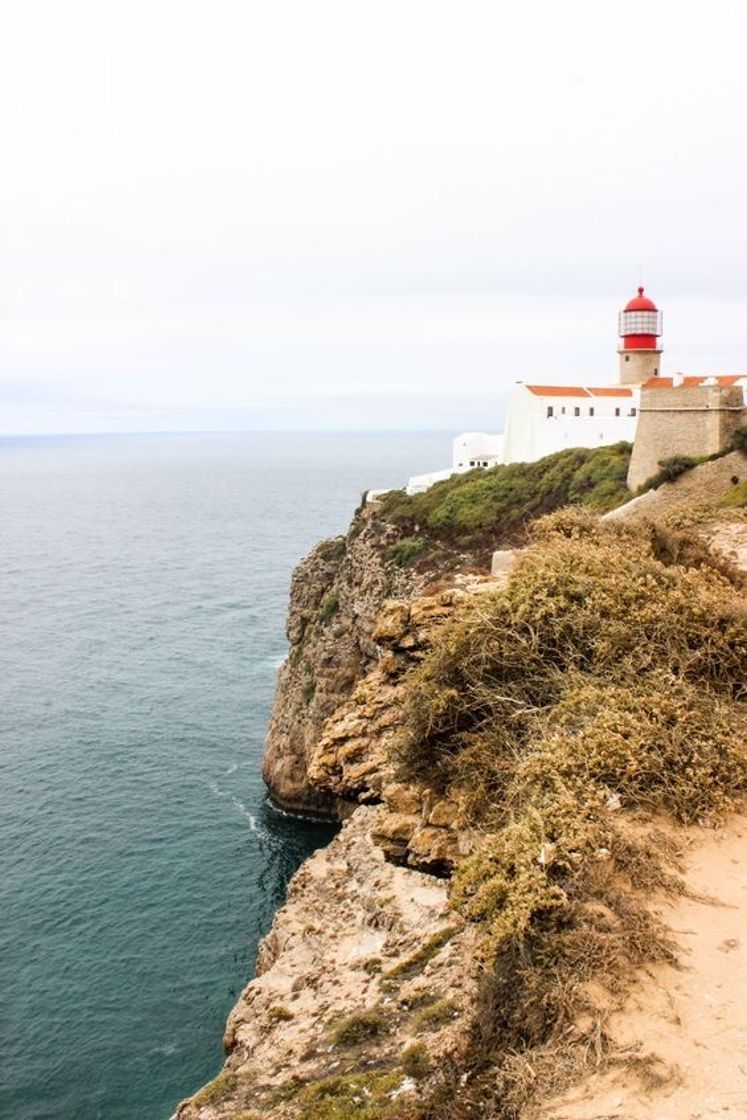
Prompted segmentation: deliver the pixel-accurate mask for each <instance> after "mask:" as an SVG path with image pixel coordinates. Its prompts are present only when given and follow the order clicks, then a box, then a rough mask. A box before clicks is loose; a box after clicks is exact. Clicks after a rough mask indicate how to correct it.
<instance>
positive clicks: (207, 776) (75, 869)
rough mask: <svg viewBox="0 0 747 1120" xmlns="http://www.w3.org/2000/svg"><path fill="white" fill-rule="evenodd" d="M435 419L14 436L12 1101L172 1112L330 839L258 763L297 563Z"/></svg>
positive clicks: (113, 1112)
mask: <svg viewBox="0 0 747 1120" xmlns="http://www.w3.org/2000/svg"><path fill="white" fill-rule="evenodd" d="M447 453H448V441H447V439H446V437H444V436H443V435H442V434H441V435H436V434H420V435H416V436H392V435H365V436H360V435H355V436H354V435H345V436H342V435H304V436H296V435H290V434H282V435H275V434H261V435H255V434H243V433H242V434H235V435H230V434H229V435H226V434H216V435H172V436H126V437H125V436H119V437H69V438H63V437H58V438H49V439H47V438H36V439H18V440H14V439H4V440H0V532H1V533H2V538H1V541H0V782H1V784H2V788H1V789H0V812H1V813H2V817H1V819H0V858H1V859H2V865H3V866H2V869H1V871H2V873H1V874H0V915H2V925H1V926H0V950H1V956H0V981H1V982H2V1008H1V1009H0V1016H1V1020H0V1024H1V1030H2V1037H0V1052H2V1057H3V1085H2V1099H1V1100H0V1115H2V1116H3V1117H5V1116H8V1117H13V1118H14V1120H42V1118H51V1117H54V1118H55V1120H95V1118H103V1120H136V1118H137V1120H149V1118H152V1120H167V1118H168V1117H169V1116H170V1114H171V1112H172V1111H173V1108H174V1106H175V1104H176V1103H177V1102H178V1101H179V1100H180V1099H181V1098H182V1097H184V1096H186V1095H188V1094H189V1093H190V1092H192V1091H194V1090H195V1089H196V1088H197V1087H198V1086H199V1085H200V1084H202V1083H203V1082H204V1081H205V1080H207V1079H208V1078H210V1077H211V1076H213V1075H214V1074H215V1073H216V1072H217V1070H218V1069H219V1067H220V1065H221V1062H222V1051H221V1046H220V1039H221V1034H222V1030H223V1025H224V1022H225V1018H226V1014H227V1012H228V1010H229V1009H230V1007H231V1005H232V1003H233V1001H234V999H235V996H236V994H237V992H238V991H240V989H241V987H242V986H243V984H244V982H245V981H246V980H247V979H248V978H249V977H250V975H251V969H252V965H253V961H254V954H255V950H256V945H257V940H258V938H259V937H260V936H261V935H262V934H263V932H265V931H266V929H267V928H268V925H269V923H270V921H271V918H272V914H273V911H274V910H275V908H276V907H277V905H278V904H279V902H280V901H281V900H282V897H283V893H284V889H285V885H286V883H287V880H288V878H289V876H290V875H291V874H292V873H293V871H294V870H295V868H296V867H297V866H298V863H299V862H300V861H301V860H302V859H303V858H304V856H305V855H306V854H307V853H309V852H310V851H312V850H313V849H314V848H315V847H317V846H319V845H320V844H323V843H326V842H327V840H328V838H329V836H330V830H329V828H328V827H326V826H318V825H317V826H315V825H312V824H309V823H305V822H302V821H298V820H294V819H291V818H287V817H283V816H280V815H279V814H277V813H275V812H274V811H273V810H272V809H271V808H270V807H268V805H267V804H266V801H265V792H264V787H263V785H262V782H261V779H260V776H259V763H260V757H261V749H262V740H263V735H264V729H265V725H266V721H267V717H268V714H269V711H270V706H271V702H272V693H273V687H274V674H275V670H276V668H277V665H278V664H279V663H280V661H281V659H282V657H283V655H284V652H285V639H284V635H283V621H284V616H285V609H286V602H287V589H288V580H289V576H290V571H291V568H292V566H293V565H294V564H295V563H296V562H297V560H298V559H299V558H300V557H301V556H302V555H303V554H304V553H305V552H306V551H308V549H309V548H310V547H311V545H312V544H313V543H314V542H315V541H316V540H318V539H319V538H320V537H324V536H326V535H330V534H334V533H338V532H342V531H344V529H345V527H346V525H347V523H348V520H349V517H350V514H351V513H352V510H353V508H354V507H355V505H356V504H357V502H358V498H359V495H360V492H361V490H363V489H364V488H365V487H366V486H370V485H376V486H378V485H383V486H387V485H394V484H397V483H400V482H401V481H402V480H403V479H404V478H405V477H406V476H407V475H408V474H412V473H417V472H419V471H423V470H427V469H431V468H434V467H437V466H439V464H441V463H442V462H443V461H444V458H445V456H446V454H447Z"/></svg>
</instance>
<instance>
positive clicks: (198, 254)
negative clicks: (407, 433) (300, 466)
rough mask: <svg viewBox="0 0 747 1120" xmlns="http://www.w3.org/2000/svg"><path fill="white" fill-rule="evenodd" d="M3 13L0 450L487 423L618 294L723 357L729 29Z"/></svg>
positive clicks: (550, 7)
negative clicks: (59, 441)
mask: <svg viewBox="0 0 747 1120" xmlns="http://www.w3.org/2000/svg"><path fill="white" fill-rule="evenodd" d="M13 7H14V12H13V15H12V16H6V17H5V18H4V28H3V36H2V42H1V44H0V142H1V143H2V150H3V153H4V161H3V162H4V172H3V175H2V178H0V430H3V431H38V430H55V429H60V428H61V429H66V430H90V429H98V430H101V429H109V428H113V429H118V430H119V429H122V428H126V427H134V428H141V427H145V428H153V427H164V428H169V427H199V426H203V425H204V426H208V427H222V426H227V427H243V426H248V427H253V426H270V427H273V426H278V427H294V426H299V425H308V426H312V427H320V426H321V427H328V426H333V427H334V426H346V427H351V426H352V427H359V426H363V427H366V426H377V427H380V426H398V427H409V426H418V427H435V426H439V427H447V428H460V427H462V426H463V425H468V426H472V427H474V426H475V425H476V424H477V423H480V424H481V426H482V425H489V426H490V425H494V424H495V423H498V420H499V416H500V408H501V399H502V396H503V395H504V393H505V390H506V387H507V386H508V385H509V384H510V383H511V382H512V381H513V380H515V379H517V378H537V377H540V376H541V377H542V378H546V379H555V380H558V379H562V378H565V377H569V376H574V377H576V376H578V377H593V378H595V379H602V378H605V377H609V378H612V377H614V370H615V358H614V349H615V346H616V336H615V327H616V312H617V309H618V306H619V305H620V303H621V302H622V301H623V300H624V299H626V298H627V296H628V294H629V293H630V292H631V290H632V289H633V287H634V286H635V284H636V283H637V282H638V278H639V272H641V271H642V274H643V277H644V279H645V281H646V283H647V285H648V287H649V289H650V290H651V292H652V294H653V295H654V297H655V298H657V300H658V301H659V302H660V304H661V305H662V306H663V307H664V310H665V330H666V336H665V345H666V347H667V356H666V360H667V364H668V366H669V368H691V369H694V368H697V369H722V370H733V369H735V368H744V366H745V365H747V361H746V360H745V356H746V355H747V317H745V316H744V313H743V306H744V299H745V297H746V296H747V276H746V275H745V266H744V262H745V260H747V223H745V221H744V213H745V203H746V202H747V198H746V197H745V195H746V194H747V187H746V184H747V144H745V127H744V112H743V108H744V105H745V104H747V71H746V70H745V68H744V66H743V58H742V54H743V42H744V32H745V17H744V16H743V15H742V12H741V8H740V5H737V4H732V3H725V2H722V3H719V2H718V0H717V2H716V3H712V4H710V5H709V6H708V8H707V10H706V9H705V8H704V7H703V6H702V5H700V4H699V5H696V4H694V3H687V2H685V3H680V4H679V5H678V6H677V9H676V11H677V15H676V17H673V16H667V15H666V13H667V12H668V11H669V10H670V8H669V5H666V6H665V5H664V4H661V3H659V4H657V3H656V2H653V0H652V2H650V3H647V4H642V3H637V2H635V0H633V2H632V3H627V4H626V5H625V6H624V8H621V9H619V10H618V11H616V13H615V15H614V16H607V15H605V14H604V13H603V11H602V9H603V6H602V5H599V4H591V3H584V2H581V0H570V2H569V3H568V4H566V5H563V6H560V5H557V4H552V3H549V2H548V3H534V4H531V3H530V4H529V5H525V7H524V9H522V12H523V13H524V12H525V9H527V8H528V11H526V14H522V15H521V16H519V15H517V14H516V13H515V12H514V10H513V6H508V5H505V6H503V5H497V4H495V3H488V2H485V3H478V2H469V0H462V2H457V0H454V2H448V3H447V2H443V0H442V2H441V3H434V2H430V3H425V2H422V3H420V2H417V0H400V2H398V3H396V4H395V3H394V2H381V0H379V2H377V3H374V2H373V0H346V2H345V3H343V2H340V3H329V2H320V0H306V2H305V3H300V2H299V3H291V2H284V0H272V2H269V0H267V2H263V0H241V2H238V0H236V2H233V0H96V2H95V3H93V2H85V0H68V2H67V3H66V4H64V5H63V4H60V3H58V2H41V0H25V2H24V4H22V5H21V4H16V5H14V6H13ZM600 13H601V14H600ZM19 386H20V387H21V390H22V391H21V392H19ZM491 408H493V409H494V411H493V412H492V415H485V410H486V409H487V410H488V412H490V410H491Z"/></svg>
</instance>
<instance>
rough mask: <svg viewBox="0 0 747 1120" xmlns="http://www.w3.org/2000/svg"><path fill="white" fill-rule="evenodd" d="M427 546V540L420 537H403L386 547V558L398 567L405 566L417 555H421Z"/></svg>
mask: <svg viewBox="0 0 747 1120" xmlns="http://www.w3.org/2000/svg"><path fill="white" fill-rule="evenodd" d="M426 547H427V542H426V541H424V540H423V539H422V538H421V537H405V538H404V539H403V540H401V541H397V543H396V544H393V545H390V546H389V548H388V549H387V558H388V559H389V560H391V561H392V563H393V564H396V565H397V567H398V568H406V567H407V565H408V564H411V563H412V562H413V560H416V559H417V558H418V556H421V555H422V554H423V552H424V551H425V549H426Z"/></svg>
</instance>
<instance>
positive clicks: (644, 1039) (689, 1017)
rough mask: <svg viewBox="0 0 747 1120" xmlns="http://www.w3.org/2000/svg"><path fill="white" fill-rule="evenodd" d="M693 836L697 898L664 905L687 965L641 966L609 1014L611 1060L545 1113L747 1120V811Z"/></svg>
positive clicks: (614, 1119)
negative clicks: (602, 1070) (630, 987)
mask: <svg viewBox="0 0 747 1120" xmlns="http://www.w3.org/2000/svg"><path fill="white" fill-rule="evenodd" d="M687 837H688V845H689V850H688V853H687V859H686V872H685V877H686V882H687V887H688V895H689V896H690V897H684V898H681V899H679V900H677V902H676V903H674V904H673V905H672V906H669V907H667V908H666V909H664V910H662V916H663V918H664V919H665V921H666V922H667V924H668V925H669V927H670V928H671V930H672V931H673V933H674V935H675V937H676V940H677V942H678V944H679V946H680V949H681V953H680V958H681V967H680V968H679V969H675V968H673V967H670V966H668V965H660V966H655V967H652V968H649V969H646V970H644V971H642V973H641V975H640V976H639V977H637V980H636V983H635V985H634V988H633V990H632V992H631V993H630V995H629V996H628V997H627V999H626V1000H625V1002H624V1004H623V1006H622V1007H621V1009H620V1010H619V1011H617V1012H615V1013H614V1014H613V1015H612V1017H611V1020H610V1024H609V1026H610V1031H611V1035H612V1037H613V1039H614V1044H615V1054H614V1056H613V1062H612V1065H611V1067H610V1068H609V1069H608V1070H607V1071H606V1072H605V1073H602V1074H595V1075H594V1076H592V1077H590V1078H589V1079H587V1080H586V1081H585V1082H582V1083H581V1084H580V1085H578V1086H576V1087H575V1088H574V1089H573V1090H572V1091H571V1092H569V1093H568V1094H567V1095H566V1096H565V1097H564V1098H563V1099H561V1100H556V1101H554V1102H552V1104H551V1105H550V1106H549V1107H548V1108H547V1109H546V1110H545V1112H544V1113H543V1116H544V1117H545V1118H546V1120H701V1118H702V1120H706V1118H708V1117H716V1116H718V1117H721V1118H722V1120H725V1118H731V1120H747V816H744V815H741V816H735V817H733V818H732V819H731V821H730V822H728V824H727V825H726V826H725V827H724V828H723V829H722V830H719V831H713V830H707V829H690V830H688V832H687Z"/></svg>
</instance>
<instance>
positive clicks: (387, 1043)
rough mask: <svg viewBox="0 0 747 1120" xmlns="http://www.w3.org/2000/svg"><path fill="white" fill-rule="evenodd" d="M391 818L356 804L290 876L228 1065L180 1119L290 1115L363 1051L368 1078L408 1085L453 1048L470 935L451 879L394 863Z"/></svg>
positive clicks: (461, 1026)
mask: <svg viewBox="0 0 747 1120" xmlns="http://www.w3.org/2000/svg"><path fill="white" fill-rule="evenodd" d="M384 812H385V810H384V809H383V808H382V807H365V806H362V807H360V808H358V809H356V810H355V812H354V813H353V815H352V816H351V817H350V819H349V820H348V821H347V822H346V823H345V825H344V826H343V828H342V831H341V832H340V833H339V834H338V836H337V837H336V838H335V839H334V840H333V841H332V842H331V844H329V846H328V847H327V848H325V849H323V850H321V851H319V852H317V853H316V854H315V855H314V856H312V857H311V858H310V859H308V860H307V861H306V863H305V864H304V865H303V867H302V868H301V869H300V870H299V871H298V872H297V873H296V875H295V876H294V878H293V880H292V883H291V886H290V889H289V892H288V899H287V901H286V903H285V905H284V906H283V907H282V908H281V909H280V910H279V911H278V913H277V915H276V916H275V920H274V922H273V925H272V929H271V931H270V933H269V934H268V936H267V937H266V938H265V939H264V941H263V943H262V946H261V949H260V952H259V958H258V962H257V976H256V978H255V979H254V980H252V982H251V983H250V984H249V985H248V986H247V987H246V988H245V990H244V991H243V992H242V994H241V997H240V999H239V1001H238V1003H237V1004H236V1006H235V1007H234V1009H233V1011H232V1012H231V1015H230V1017H229V1020H228V1025H227V1028H226V1035H225V1045H226V1049H227V1050H228V1055H229V1056H228V1060H227V1062H226V1066H225V1069H224V1071H223V1073H222V1074H220V1075H219V1077H218V1078H217V1079H216V1080H215V1081H214V1082H212V1083H211V1084H210V1085H208V1086H206V1087H205V1088H204V1089H203V1090H202V1091H201V1092H200V1093H198V1094H197V1095H196V1096H195V1097H193V1098H191V1100H189V1101H186V1102H185V1103H184V1104H182V1105H181V1106H180V1108H179V1109H178V1111H177V1117H178V1118H179V1120H198V1118H199V1120H206V1118H208V1117H210V1118H227V1117H238V1116H244V1115H247V1116H262V1117H272V1118H273V1120H283V1118H285V1117H290V1116H292V1115H295V1105H294V1103H293V1102H294V1100H295V1098H296V1096H297V1095H298V1093H300V1092H301V1091H302V1089H303V1087H304V1086H305V1085H306V1084H309V1083H321V1082H324V1081H325V1080H326V1079H329V1078H333V1077H344V1076H345V1074H346V1072H347V1071H348V1070H349V1069H350V1068H352V1067H353V1066H355V1067H356V1068H357V1067H359V1066H360V1064H361V1049H362V1048H365V1065H366V1066H367V1067H368V1068H370V1069H371V1070H372V1071H373V1073H372V1076H373V1077H374V1079H375V1077H376V1076H377V1072H376V1071H379V1072H380V1071H381V1070H382V1069H386V1070H387V1071H388V1073H387V1076H388V1077H390V1078H393V1081H392V1085H393V1086H395V1089H396V1086H397V1085H398V1086H399V1087H400V1088H401V1090H402V1092H403V1093H406V1092H409V1091H412V1089H414V1087H415V1084H416V1081H415V1079H414V1077H413V1076H412V1075H411V1074H412V1071H415V1072H416V1073H417V1075H418V1076H421V1075H422V1074H423V1073H424V1072H425V1071H426V1068H427V1067H428V1066H430V1065H431V1064H433V1063H437V1062H438V1059H439V1056H440V1055H445V1054H447V1053H448V1054H452V1053H453V1052H454V1051H455V1049H456V1050H458V1048H459V1045H460V1040H461V1039H462V1038H463V1037H464V1036H466V1032H467V1030H468V1027H469V1022H470V1016H471V1014H472V1010H471V1009H472V1006H473V1003H474V992H475V987H476V983H477V964H476V956H477V955H476V953H475V938H476V934H475V930H474V929H473V928H471V927H467V926H465V923H464V921H463V920H462V919H461V918H459V917H458V916H457V915H456V914H454V913H453V912H452V911H451V909H450V907H449V903H448V898H447V886H446V884H445V883H444V882H442V881H440V880H438V879H435V878H433V877H432V876H430V875H426V874H423V873H421V872H418V871H413V870H410V869H408V868H404V867H397V866H394V865H392V864H391V863H389V862H387V860H386V858H385V856H384V853H383V851H382V850H381V848H380V847H378V846H377V845H376V843H375V842H374V841H373V839H372V835H373V833H375V831H376V827H377V825H376V822H377V820H378V819H379V818H380V816H381V815H382V813H384ZM424 1041H426V1042H427V1047H426V1046H423V1042H424ZM408 1071H409V1072H408Z"/></svg>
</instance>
